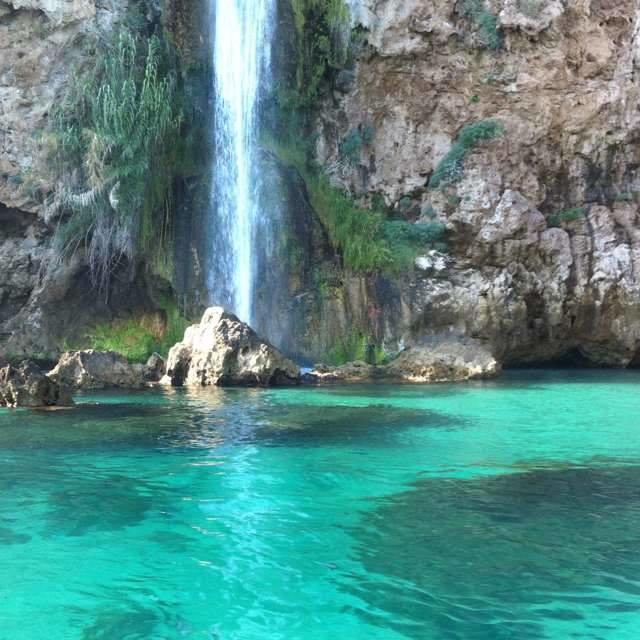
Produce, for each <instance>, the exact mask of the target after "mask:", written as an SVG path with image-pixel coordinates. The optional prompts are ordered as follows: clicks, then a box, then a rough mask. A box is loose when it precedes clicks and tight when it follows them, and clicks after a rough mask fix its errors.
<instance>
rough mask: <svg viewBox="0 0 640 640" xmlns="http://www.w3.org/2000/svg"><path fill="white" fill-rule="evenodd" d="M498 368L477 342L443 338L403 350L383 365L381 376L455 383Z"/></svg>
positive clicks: (491, 372) (494, 371)
mask: <svg viewBox="0 0 640 640" xmlns="http://www.w3.org/2000/svg"><path fill="white" fill-rule="evenodd" d="M499 371H500V364H499V363H498V361H497V360H496V359H495V358H494V357H493V356H492V355H491V353H490V352H489V351H487V349H486V348H485V347H483V346H482V345H481V344H479V343H478V342H475V341H465V342H459V341H454V340H446V341H443V342H439V343H437V344H434V345H424V346H416V347H410V348H408V349H406V350H405V351H403V352H402V353H401V354H400V355H399V356H398V357H397V358H395V360H393V361H392V362H391V363H390V364H389V365H387V366H386V367H385V368H384V375H385V377H386V378H389V379H393V380H402V381H406V382H422V383H425V382H458V381H461V380H471V379H474V378H489V377H492V376H495V375H496V374H497V373H498V372H499Z"/></svg>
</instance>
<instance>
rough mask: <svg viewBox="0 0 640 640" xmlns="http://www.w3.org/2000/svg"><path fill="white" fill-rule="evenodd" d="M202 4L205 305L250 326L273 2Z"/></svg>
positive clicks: (216, 0) (211, 0) (243, 0)
mask: <svg viewBox="0 0 640 640" xmlns="http://www.w3.org/2000/svg"><path fill="white" fill-rule="evenodd" d="M209 3H210V9H211V20H212V21H213V23H214V27H213V39H212V57H213V60H212V61H213V69H214V73H213V76H214V96H215V109H214V123H213V138H214V139H213V143H214V162H213V177H212V192H211V202H210V209H211V216H210V219H209V225H208V226H209V229H208V236H209V241H208V244H209V247H210V256H209V260H208V265H207V266H208V269H207V288H208V293H209V296H210V298H211V302H213V303H215V304H219V305H222V306H224V307H226V308H227V309H230V310H232V311H233V312H234V313H235V314H236V315H238V316H239V317H240V318H241V319H242V320H244V321H245V322H252V320H253V313H252V306H253V297H254V284H255V277H256V249H257V245H258V244H259V243H261V242H265V241H267V240H266V239H265V238H264V233H263V231H264V228H265V221H264V220H263V219H262V218H263V215H264V214H263V212H262V211H261V208H260V202H259V201H258V189H259V182H260V176H259V175H258V170H257V158H256V150H257V143H256V137H257V129H258V115H259V114H258V108H259V103H260V89H261V86H264V85H265V84H268V81H269V76H270V49H271V36H272V30H273V22H274V20H273V18H274V11H275V10H274V6H273V5H274V3H275V0H209Z"/></svg>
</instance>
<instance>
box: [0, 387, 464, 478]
mask: <svg viewBox="0 0 640 640" xmlns="http://www.w3.org/2000/svg"><path fill="white" fill-rule="evenodd" d="M296 391H297V390H287V391H286V393H287V394H296ZM278 393H279V392H274V393H270V392H266V391H264V390H246V389H243V390H231V391H222V390H217V389H212V390H206V391H197V392H186V393H181V394H176V401H175V402H171V403H167V402H164V396H162V395H159V394H158V395H156V396H155V398H156V400H158V401H157V402H155V403H154V402H153V399H154V396H153V395H150V394H147V396H146V397H143V398H142V400H144V401H143V402H141V397H140V396H137V395H132V396H131V397H130V398H128V397H127V396H123V397H121V398H109V397H108V396H107V399H108V401H107V402H101V397H96V402H90V401H88V400H87V399H86V398H85V399H84V402H83V403H82V404H79V405H78V406H77V407H76V408H74V409H71V410H66V411H56V412H50V413H33V412H19V413H9V414H6V413H5V414H3V415H2V416H0V447H1V448H2V449H4V450H5V451H11V450H12V451H25V450H27V449H29V450H30V449H35V450H36V451H37V452H39V453H46V454H51V453H55V452H56V451H57V452H58V453H60V454H65V453H69V452H74V453H81V452H83V451H84V452H91V451H95V450H105V451H106V450H110V451H115V450H117V449H121V450H123V451H126V452H127V453H131V451H132V450H135V449H138V450H140V449H142V450H158V449H171V450H173V451H175V450H179V449H181V448H183V449H185V450H190V449H205V450H206V449H211V448H215V447H219V446H222V445H229V446H233V445H244V444H248V443H251V444H260V445H265V446H293V447H299V446H305V447H309V446H316V445H318V446H324V445H327V444H328V445H340V444H344V445H352V444H354V443H357V442H358V441H360V440H362V441H363V442H366V444H367V445H368V446H373V447H375V446H380V445H385V444H389V442H390V440H391V439H393V438H397V437H398V436H399V435H400V434H401V432H402V431H403V430H405V429H411V428H416V427H419V428H422V427H424V428H460V427H462V426H464V424H463V422H462V421H460V420H459V419H456V418H454V417H449V416H446V415H444V414H440V413H437V412H434V411H430V410H425V409H419V408H410V407H407V408H403V407H401V406H398V405H397V404H396V405H391V404H388V405H387V404H384V397H385V394H384V393H381V394H378V395H377V396H360V395H355V398H356V400H357V402H356V404H355V406H351V405H348V404H344V403H342V399H343V398H344V397H345V396H346V395H347V394H346V393H344V394H342V393H339V392H337V390H332V391H331V394H327V395H325V396H324V397H323V400H322V404H321V405H320V406H318V405H316V404H315V403H314V398H315V393H312V394H311V395H308V394H307V395H298V396H296V395H294V396H293V397H294V398H295V399H296V401H295V402H283V403H280V402H277V400H278V395H277V394H278ZM385 393H387V394H390V392H388V391H385ZM391 395H392V397H393V398H394V399H397V395H393V394H391ZM287 397H291V396H290V395H289V396H287ZM350 397H351V398H352V399H353V397H354V394H353V393H352V395H351V396H350ZM274 398H275V400H276V401H275V402H274ZM150 400H151V401H150ZM35 474H36V478H37V475H38V474H37V471H36V472H35ZM0 482H2V476H1V475H0Z"/></svg>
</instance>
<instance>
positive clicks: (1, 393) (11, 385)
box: [0, 360, 73, 409]
mask: <svg viewBox="0 0 640 640" xmlns="http://www.w3.org/2000/svg"><path fill="white" fill-rule="evenodd" d="M72 405H73V400H72V398H71V394H70V393H69V392H68V390H67V389H66V388H65V387H64V385H61V384H60V383H59V382H57V381H55V380H52V379H51V378H49V377H48V376H46V375H45V374H44V373H43V371H42V370H41V369H40V367H38V366H37V365H36V364H34V363H33V362H29V361H26V360H25V361H24V362H22V363H21V364H20V365H18V366H12V365H10V364H7V365H5V366H3V367H0V407H9V408H11V409H15V408H17V407H32V408H44V407H70V406H72Z"/></svg>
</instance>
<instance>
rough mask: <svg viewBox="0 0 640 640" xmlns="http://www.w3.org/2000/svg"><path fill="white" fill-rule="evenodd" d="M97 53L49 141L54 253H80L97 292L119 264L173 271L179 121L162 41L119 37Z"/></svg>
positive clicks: (58, 112) (56, 118)
mask: <svg viewBox="0 0 640 640" xmlns="http://www.w3.org/2000/svg"><path fill="white" fill-rule="evenodd" d="M94 47H95V50H94V51H93V55H92V56H87V57H89V58H90V59H91V58H92V59H93V60H94V64H93V66H92V67H91V68H89V69H86V70H84V72H82V73H79V75H78V76H77V78H76V81H75V83H74V84H73V85H72V86H71V88H70V90H69V92H68V93H67V95H66V96H65V97H64V99H63V100H62V101H61V102H60V103H59V105H58V106H57V108H56V109H55V110H54V112H53V113H52V117H51V131H50V135H49V137H48V138H49V143H50V157H51V161H52V165H53V167H54V169H55V171H56V174H57V178H58V181H59V184H60V186H59V189H58V201H57V206H58V208H59V209H60V210H61V211H62V213H63V218H62V220H63V221H62V223H61V224H60V225H59V228H58V232H57V234H56V238H55V246H56V249H57V253H58V255H59V256H60V258H67V257H69V256H70V255H72V254H74V253H75V252H76V251H77V250H79V249H84V250H85V251H86V255H87V257H88V261H89V264H90V267H91V274H92V277H93V280H94V284H96V285H97V286H98V287H101V288H103V287H105V286H106V285H107V283H108V280H109V277H110V275H111V273H112V271H113V269H114V268H116V267H117V265H118V264H119V263H120V262H121V261H122V259H123V258H127V259H131V258H133V257H134V256H135V255H136V254H137V253H140V252H142V253H146V254H148V255H147V257H150V258H154V259H156V266H157V267H158V270H159V271H160V272H163V271H167V270H168V269H170V265H168V264H166V263H167V260H168V259H167V256H168V255H169V252H168V251H167V248H168V246H169V237H170V226H171V210H172V204H171V186H172V178H173V175H174V173H175V172H176V167H177V165H178V163H179V161H180V158H179V156H180V152H181V149H182V144H183V143H182V142H181V137H180V135H179V134H180V126H181V122H182V112H181V107H180V100H179V96H178V94H177V90H176V87H177V85H176V76H175V74H174V73H173V72H172V71H171V69H170V64H169V53H168V51H167V49H166V47H165V46H164V45H163V43H162V41H161V40H160V39H159V38H157V37H156V36H151V37H150V38H146V39H141V38H139V37H137V36H135V35H134V34H133V33H132V32H131V31H128V30H126V29H122V30H121V31H120V32H119V33H118V34H117V36H116V37H115V41H113V42H109V43H102V42H100V41H98V42H96V43H94ZM163 256H164V261H163V258H162V257H163ZM158 257H159V258H158ZM163 262H164V264H163Z"/></svg>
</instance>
